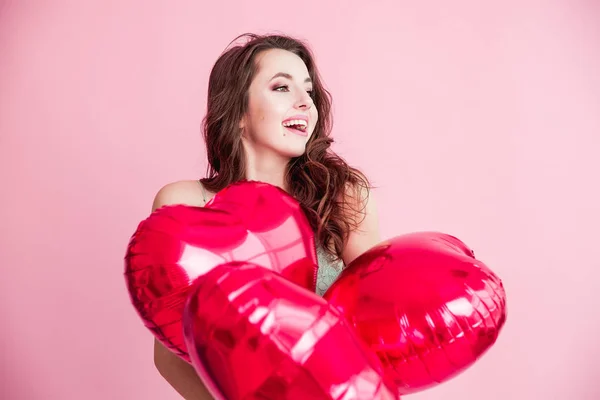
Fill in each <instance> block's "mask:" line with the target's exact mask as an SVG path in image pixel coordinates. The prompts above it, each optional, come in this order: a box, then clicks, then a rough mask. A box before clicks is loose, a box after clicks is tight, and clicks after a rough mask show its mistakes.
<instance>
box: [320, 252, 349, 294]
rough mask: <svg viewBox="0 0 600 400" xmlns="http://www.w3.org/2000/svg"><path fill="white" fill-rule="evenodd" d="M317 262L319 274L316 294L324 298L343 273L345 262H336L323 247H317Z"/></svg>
mask: <svg viewBox="0 0 600 400" xmlns="http://www.w3.org/2000/svg"><path fill="white" fill-rule="evenodd" d="M317 262H318V263H319V272H318V273H317V288H316V293H317V294H318V295H319V296H323V294H325V292H326V291H327V289H329V286H331V284H332V283H333V282H334V281H335V280H336V279H337V277H338V276H339V274H340V273H341V272H342V269H343V268H344V262H343V261H342V260H337V261H336V260H334V259H333V256H331V255H330V254H329V253H327V252H326V251H325V250H323V248H322V247H321V246H317Z"/></svg>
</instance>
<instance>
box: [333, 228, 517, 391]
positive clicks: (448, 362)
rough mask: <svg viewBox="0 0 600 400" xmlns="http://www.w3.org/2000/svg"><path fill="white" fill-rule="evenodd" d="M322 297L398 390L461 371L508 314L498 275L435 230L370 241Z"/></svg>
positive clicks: (423, 385) (491, 341) (427, 384)
mask: <svg viewBox="0 0 600 400" xmlns="http://www.w3.org/2000/svg"><path fill="white" fill-rule="evenodd" d="M324 298H325V299H327V300H328V301H329V302H330V303H331V304H332V305H334V306H336V307H337V308H338V309H339V310H340V311H341V312H342V314H343V315H344V317H345V318H346V319H347V321H348V322H349V324H350V325H351V326H352V327H353V328H354V329H355V331H356V333H357V334H358V336H359V337H360V338H361V339H362V340H363V341H364V342H365V343H366V345H367V346H368V348H369V349H371V351H372V352H373V353H374V354H376V355H377V356H378V358H379V359H380V360H381V362H382V364H383V367H384V370H385V373H386V374H387V376H388V377H390V378H391V379H392V380H393V381H394V382H395V383H396V385H397V386H398V388H399V394H407V393H413V392H417V391H422V390H424V389H426V388H429V387H432V386H434V385H437V384H439V383H441V382H445V381H447V380H448V379H450V378H452V377H453V376H456V375H457V374H459V373H460V372H461V371H464V370H465V369H466V368H467V367H469V366H470V365H472V364H473V363H474V362H475V361H476V360H477V359H478V358H479V357H481V356H482V354H484V352H485V351H486V350H487V349H489V348H490V347H491V346H492V345H493V344H494V343H495V341H496V339H497V337H498V334H499V333H500V330H501V329H502V327H503V325H504V322H505V320H506V295H505V292H504V288H503V286H502V282H501V281H500V279H499V278H498V277H497V276H496V275H495V274H494V273H493V272H492V271H491V270H490V269H489V268H488V267H486V266H485V264H484V263H482V262H481V261H478V260H477V259H475V257H474V254H473V252H472V251H471V250H470V249H469V248H468V247H467V246H466V245H465V244H464V243H463V242H461V241H460V240H459V239H457V238H455V237H453V236H450V235H446V234H442V233H435V232H422V233H413V234H408V235H403V236H398V237H395V238H393V239H391V240H388V241H385V242H383V243H381V244H379V245H377V246H375V247H374V248H372V249H371V250H369V251H367V252H365V253H364V254H362V255H361V256H360V257H358V258H357V259H355V260H354V261H353V262H352V263H351V264H350V265H348V266H347V268H346V269H345V270H344V271H343V272H342V274H341V275H340V277H339V278H338V280H337V281H336V282H334V284H333V285H332V286H331V287H330V288H329V290H328V291H327V292H326V293H325V295H324Z"/></svg>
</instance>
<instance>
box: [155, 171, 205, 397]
mask: <svg viewBox="0 0 600 400" xmlns="http://www.w3.org/2000/svg"><path fill="white" fill-rule="evenodd" d="M201 190H202V189H201V188H200V186H199V183H198V182H196V181H181V182H174V183H170V184H168V185H166V186H164V187H163V188H162V189H160V190H159V191H158V193H157V194H156V197H155V198H154V203H153V205H152V211H154V210H156V209H157V208H160V207H162V206H165V205H169V204H187V205H192V206H203V205H204V204H203V203H204V202H203V200H202V191H201ZM154 365H155V366H156V369H157V370H158V372H159V373H160V374H161V376H162V377H163V378H164V379H165V380H166V381H167V382H168V383H169V384H170V385H171V386H172V387H173V388H174V389H175V390H176V391H177V392H178V393H179V394H180V395H181V396H182V397H183V398H184V399H185V400H214V399H213V397H212V395H211V394H210V393H209V392H208V390H207V389H206V386H204V384H203V383H202V380H201V379H200V377H199V376H198V374H196V370H195V369H194V367H193V366H192V365H190V364H188V363H187V362H185V361H184V360H182V359H181V358H179V357H178V356H177V355H175V354H174V353H172V352H171V351H170V350H169V349H168V348H166V347H165V346H164V345H163V344H162V343H160V342H159V341H158V340H156V339H154Z"/></svg>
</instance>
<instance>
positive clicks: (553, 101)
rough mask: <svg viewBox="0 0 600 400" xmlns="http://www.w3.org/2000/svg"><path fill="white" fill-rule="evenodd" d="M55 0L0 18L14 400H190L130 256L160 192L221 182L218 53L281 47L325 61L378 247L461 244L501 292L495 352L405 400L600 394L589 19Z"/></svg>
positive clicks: (549, 5) (0, 151)
mask: <svg viewBox="0 0 600 400" xmlns="http://www.w3.org/2000/svg"><path fill="white" fill-rule="evenodd" d="M34 3H37V4H34ZM50 3H51V2H41V1H40V2H32V1H25V2H17V1H0V187H1V192H0V193H1V195H0V201H1V203H0V204H1V206H0V226H1V233H0V246H1V247H0V266H1V268H2V279H0V316H1V318H2V320H1V322H0V323H1V325H2V329H1V331H0V332H1V333H0V346H1V348H0V354H2V355H1V363H2V364H1V366H0V367H1V368H0V391H2V392H0V397H1V398H3V399H11V400H12V399H45V400H54V399H56V400H58V399H60V400H63V399H87V400H100V399H102V400H104V399H148V400H150V399H161V400H167V399H177V398H178V396H177V395H176V393H175V392H174V391H173V390H172V389H171V388H170V386H169V385H168V384H167V383H166V382H165V381H163V380H162V378H161V377H160V376H159V374H158V373H157V371H156V370H155V368H154V365H153V360H152V337H151V335H150V333H149V332H148V331H146V330H145V328H143V327H142V325H141V323H140V321H139V320H138V319H137V316H136V315H135V314H134V311H133V308H132V307H131V306H130V304H129V303H128V301H129V300H128V297H127V293H126V291H125V286H124V280H123V276H122V269H123V261H122V259H123V255H124V251H125V246H126V243H127V241H128V239H129V236H130V235H131V234H132V233H133V230H134V228H135V227H136V225H137V223H138V222H139V221H140V220H141V219H143V218H145V217H146V216H147V214H148V212H149V211H150V207H151V203H152V199H153V196H154V194H155V193H156V191H157V190H158V189H159V188H160V187H161V186H162V185H163V184H165V183H167V182H169V181H173V180H179V179H189V178H196V177H199V176H201V175H202V173H203V172H204V170H205V163H204V160H203V157H204V150H203V147H202V142H201V138H200V133H199V125H200V120H201V118H202V116H203V113H204V110H205V93H206V86H207V78H208V73H209V69H210V68H211V66H212V64H213V62H214V61H215V60H216V58H217V56H218V54H219V53H220V52H221V51H222V50H223V49H224V47H225V46H226V45H227V44H228V43H229V41H230V40H231V39H233V38H234V37H235V36H236V35H238V34H240V33H243V32H245V31H257V32H260V33H263V32H266V31H275V30H279V31H283V32H287V33H290V34H295V35H298V36H300V37H302V38H305V39H308V40H309V41H310V43H311V44H312V47H313V49H314V50H315V52H316V54H317V60H318V62H319V65H320V68H321V71H322V73H323V76H324V78H325V82H326V84H327V86H328V87H329V89H330V90H331V91H332V93H333V95H334V104H335V120H336V125H335V137H336V138H337V143H336V145H335V149H336V150H338V151H339V152H340V153H341V154H342V155H343V156H345V157H346V158H347V159H348V160H349V161H350V162H351V163H352V164H353V165H356V166H359V167H361V168H362V169H363V170H364V171H365V172H366V173H367V174H368V175H369V176H370V177H371V178H372V179H373V181H374V183H375V184H376V185H378V186H379V189H378V190H377V192H376V195H377V197H378V200H379V208H380V214H381V227H382V234H383V236H384V237H386V238H387V237H391V236H395V235H398V234H401V233H405V232H410V231H416V230H427V229H435V230H442V231H446V232H448V233H452V234H455V235H457V236H458V237H460V238H462V239H463V240H465V241H466V242H467V243H468V244H469V245H470V246H471V247H473V248H474V249H475V251H476V254H477V255H478V257H479V258H481V259H482V260H484V261H485V262H486V263H487V264H488V265H489V266H490V267H491V268H492V269H494V270H495V271H496V272H497V273H498V274H499V275H500V276H501V277H502V278H503V280H504V283H505V286H506V289H507V293H508V299H509V316H508V322H507V324H506V326H505V330H504V331H503V332H502V335H501V337H500V338H499V340H498V342H497V344H496V345H495V347H494V348H493V349H492V350H491V351H489V352H488V353H487V354H486V355H485V356H484V357H483V358H482V359H481V360H480V361H479V362H478V363H477V364H476V365H475V366H473V367H472V368H471V369H469V370H468V371H466V372H465V373H463V374H462V375H460V376H459V377H457V378H455V379H453V380H451V381H450V382H447V383H445V384H443V385H441V386H439V387H437V388H435V389H432V390H429V391H427V392H423V393H421V394H417V395H413V396H407V398H413V399H419V400H438V399H439V400H442V399H444V400H467V399H473V400H475V399H486V400H505V399H507V398H511V399H527V400H534V399H535V400H537V399H561V398H568V399H577V400H579V399H582V400H592V399H599V398H600V380H599V379H598V377H599V372H598V371H599V370H600V311H599V306H600V301H599V300H598V298H599V295H598V294H597V293H594V292H595V291H596V290H597V288H598V282H599V281H600V269H599V267H600V262H599V261H598V260H599V259H600V245H599V237H598V227H599V225H600V212H599V208H600V190H599V189H598V188H599V187H600V186H599V185H600V183H599V182H600V177H599V175H600V164H599V162H598V161H597V160H595V159H594V158H593V157H597V156H598V153H599V150H600V78H599V77H600V73H599V71H600V28H599V27H600V25H599V24H598V20H599V19H600V7H599V6H598V5H597V4H596V3H594V2H592V1H587V2H586V1H571V0H568V1H567V0H563V1H543V2H542V1H530V0H527V1H519V2H517V1H509V2H492V3H496V4H495V5H493V4H491V3H490V2H478V1H474V0H472V1H466V0H459V1H454V2H450V3H451V4H450V3H449V2H442V1H439V2H432V1H424V2H418V3H419V5H415V4H417V2H401V1H398V0H394V1H391V0H390V1H378V2H371V3H369V2H366V1H361V2H358V1H356V2H354V3H348V2H347V1H339V2H333V1H328V2H323V1H307V2H301V3H289V4H288V3H285V2H283V3H282V2H281V1H279V0H277V1H275V0H273V1H266V0H257V1H252V2H241V1H240V2H236V3H232V2H226V1H216V2H210V4H211V5H208V4H209V3H207V2H200V1H194V2H193V1H179V2H167V1H162V2H158V1H137V2H134V1H94V2H91V1H86V2H75V1H72V2H58V1H55V2H53V3H54V4H53V5H51V4H50ZM482 3H486V5H483V4H482ZM501 3H502V4H501ZM282 4H285V6H284V5H282ZM346 4H351V5H350V6H347V7H346V6H345V5H346ZM368 4H370V5H368ZM375 4H377V5H375Z"/></svg>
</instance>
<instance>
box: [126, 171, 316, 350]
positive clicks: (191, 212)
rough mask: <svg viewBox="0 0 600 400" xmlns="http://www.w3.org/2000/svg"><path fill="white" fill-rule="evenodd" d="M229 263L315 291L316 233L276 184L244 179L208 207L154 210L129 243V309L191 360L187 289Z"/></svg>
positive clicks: (164, 342) (300, 211)
mask: <svg viewBox="0 0 600 400" xmlns="http://www.w3.org/2000/svg"><path fill="white" fill-rule="evenodd" d="M229 261H253V262H257V263H260V264H261V265H263V266H264V267H265V268H267V269H270V270H272V271H275V272H277V273H280V274H281V275H282V276H283V277H285V278H286V279H288V280H289V281H290V282H293V283H295V284H297V285H300V286H302V287H304V288H307V289H309V290H314V289H315V284H316V272H317V267H316V264H317V256H316V251H315V242H314V235H313V232H312V229H311V227H310V224H309V222H308V220H307V219H306V215H305V214H304V212H303V211H302V209H301V206H300V204H299V203H298V202H297V201H296V200H295V199H294V198H292V197H291V196H289V195H288V194H287V193H286V192H284V191H283V190H281V189H279V188H277V187H275V186H272V185H269V184H267V183H262V182H255V181H241V182H237V183H234V184H232V185H230V186H228V187H227V188H225V189H223V190H222V191H220V192H219V193H217V194H216V195H215V197H214V198H213V199H212V200H211V201H210V202H209V203H208V204H207V205H206V206H205V207H192V206H185V205H174V206H165V207H162V208H160V209H158V210H156V211H155V212H154V213H152V214H151V215H150V216H149V217H148V218H146V219H145V220H144V221H142V222H141V223H140V224H139V226H138V228H137V230H136V232H135V233H134V234H133V236H132V238H131V240H130V242H129V246H128V248H127V254H126V257H125V279H126V283H127V287H128V291H129V295H130V298H131V301H132V304H133V306H134V307H135V309H136V311H137V312H138V314H139V316H140V317H141V318H142V321H143V322H144V325H145V326H146V327H147V328H149V329H150V330H151V331H152V332H153V334H154V335H155V337H156V338H157V339H158V340H159V341H160V342H161V343H163V344H164V345H165V346H166V347H167V348H169V349H171V350H172V351H173V352H174V353H175V354H177V355H179V356H180V357H181V358H183V359H184V360H186V361H188V362H189V361H190V358H189V355H188V352H187V349H186V347H185V344H184V342H183V330H182V324H181V316H182V312H183V305H184V302H185V300H186V299H187V296H188V294H189V290H190V286H191V284H192V283H193V281H194V280H195V279H196V278H197V277H199V276H201V275H203V274H205V273H207V272H208V271H210V270H211V269H213V268H214V267H216V266H217V265H219V264H222V263H226V262H229Z"/></svg>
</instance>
